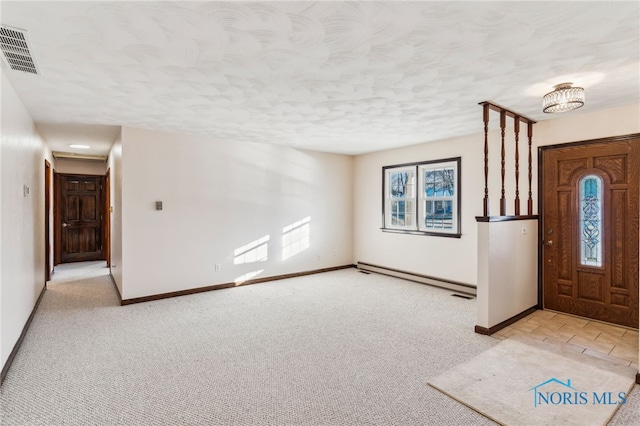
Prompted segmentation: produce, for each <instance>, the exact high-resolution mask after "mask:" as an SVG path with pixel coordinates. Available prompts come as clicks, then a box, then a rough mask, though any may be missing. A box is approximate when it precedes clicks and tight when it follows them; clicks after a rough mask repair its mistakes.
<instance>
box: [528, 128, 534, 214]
mask: <svg viewBox="0 0 640 426" xmlns="http://www.w3.org/2000/svg"><path fill="white" fill-rule="evenodd" d="M527 136H528V137H529V199H528V200H527V214H528V215H529V216H531V215H533V199H532V198H531V161H532V159H531V141H532V138H533V123H532V122H531V121H529V122H528V123H527Z"/></svg>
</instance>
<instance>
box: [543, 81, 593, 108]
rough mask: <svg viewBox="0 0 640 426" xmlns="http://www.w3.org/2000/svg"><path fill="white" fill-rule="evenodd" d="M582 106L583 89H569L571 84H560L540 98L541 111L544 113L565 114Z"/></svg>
mask: <svg viewBox="0 0 640 426" xmlns="http://www.w3.org/2000/svg"><path fill="white" fill-rule="evenodd" d="M582 105H584V89H583V88H582V87H571V83H562V84H558V85H557V86H555V87H554V90H553V92H549V93H547V94H546V95H544V97H543V98H542V111H544V112H546V113H554V112H565V111H571V110H572V109H576V108H580V107H581V106H582Z"/></svg>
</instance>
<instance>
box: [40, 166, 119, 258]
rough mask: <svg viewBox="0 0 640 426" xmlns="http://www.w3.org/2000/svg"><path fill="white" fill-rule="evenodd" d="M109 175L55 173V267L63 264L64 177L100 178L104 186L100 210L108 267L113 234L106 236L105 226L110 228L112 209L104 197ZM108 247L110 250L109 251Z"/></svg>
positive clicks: (104, 250) (103, 249) (103, 245)
mask: <svg viewBox="0 0 640 426" xmlns="http://www.w3.org/2000/svg"><path fill="white" fill-rule="evenodd" d="M107 175H109V171H107V174H105V175H88V174H78V173H56V172H55V171H54V177H53V240H54V244H53V264H54V266H55V265H59V264H61V263H62V219H61V216H60V205H61V202H62V200H61V197H62V190H61V186H60V185H61V183H60V182H61V181H62V177H63V176H78V177H79V176H90V177H97V178H100V185H102V188H103V189H102V191H103V194H102V199H101V200H100V203H101V204H102V208H101V209H100V213H101V216H102V218H101V222H102V223H101V226H102V236H103V240H102V260H106V261H107V266H110V265H109V263H110V262H109V260H110V259H109V258H110V257H111V256H110V254H109V256H108V257H107V253H110V251H111V250H110V247H111V246H110V236H111V232H110V230H108V231H107V233H106V234H105V226H108V225H107V224H110V220H109V210H110V208H109V207H108V206H107V201H106V200H107V199H108V196H106V195H104V191H108V188H107V187H106V184H105V181H106V178H107ZM105 235H108V236H109V238H108V239H106V240H105V239H104V236H105ZM107 247H108V249H107Z"/></svg>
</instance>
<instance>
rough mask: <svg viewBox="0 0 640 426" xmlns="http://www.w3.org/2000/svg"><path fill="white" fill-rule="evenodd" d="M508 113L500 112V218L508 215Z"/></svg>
mask: <svg viewBox="0 0 640 426" xmlns="http://www.w3.org/2000/svg"><path fill="white" fill-rule="evenodd" d="M506 116H507V114H506V111H505V110H501V111H500V132H501V134H502V138H501V140H502V150H501V160H500V164H501V167H500V174H501V176H502V191H501V196H500V216H506V214H507V199H506V198H505V196H504V156H505V152H504V131H505V124H506Z"/></svg>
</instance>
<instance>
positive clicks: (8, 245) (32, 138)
mask: <svg viewBox="0 0 640 426" xmlns="http://www.w3.org/2000/svg"><path fill="white" fill-rule="evenodd" d="M1 74H2V80H1V97H2V114H1V123H0V128H1V129H2V130H1V134H2V144H1V152H2V154H1V162H2V163H1V164H2V167H1V171H0V175H1V176H2V178H1V184H2V187H1V188H2V192H1V196H0V199H1V200H2V205H1V208H0V210H1V218H0V220H1V222H0V230H1V233H2V240H1V243H0V246H1V247H2V249H1V261H0V265H2V266H1V268H0V270H1V271H0V275H1V281H0V283H1V288H0V292H1V294H2V297H1V303H2V304H1V313H0V317H1V323H2V325H1V326H0V342H1V348H0V351H1V360H2V365H3V366H4V365H5V363H6V361H7V358H8V357H9V354H10V353H11V351H12V350H13V347H14V345H15V344H16V342H17V340H18V338H19V337H20V333H21V332H22V329H23V328H24V326H25V324H26V321H27V319H28V318H29V315H30V314H31V312H32V310H33V307H34V306H35V303H36V301H37V299H38V296H39V295H40V293H41V291H42V288H43V287H44V279H45V239H44V236H45V235H44V234H45V232H44V229H45V228H44V217H45V216H44V194H45V188H44V159H45V158H47V159H49V161H50V162H51V163H53V159H52V158H51V153H50V152H49V150H48V149H47V147H46V144H45V141H44V140H43V138H42V137H41V136H40V135H39V134H38V132H37V129H36V127H35V124H34V123H33V120H32V119H31V116H30V115H29V113H28V111H27V109H26V108H25V106H24V105H23V103H22V102H21V101H20V99H19V98H18V96H17V94H16V92H15V90H14V89H13V87H12V86H11V83H10V82H9V80H8V79H7V77H6V76H5V74H4V70H2V72H1ZM24 185H27V186H28V187H29V189H30V195H29V196H28V197H25V196H23V186H24Z"/></svg>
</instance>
